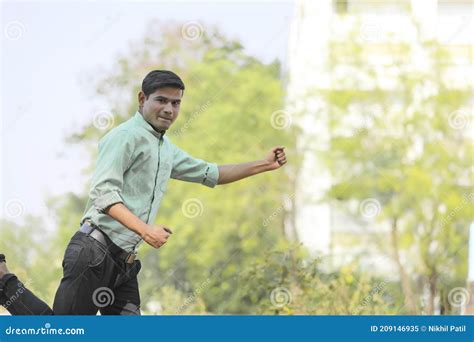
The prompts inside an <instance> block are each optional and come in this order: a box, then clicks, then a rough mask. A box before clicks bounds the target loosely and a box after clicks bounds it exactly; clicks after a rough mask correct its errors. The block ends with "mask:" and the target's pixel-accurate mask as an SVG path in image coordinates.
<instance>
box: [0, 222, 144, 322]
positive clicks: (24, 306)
mask: <svg viewBox="0 0 474 342" xmlns="http://www.w3.org/2000/svg"><path fill="white" fill-rule="evenodd" d="M107 239H108V238H107ZM107 241H108V243H112V242H111V241H110V239H108V240H107ZM62 266H63V278H62V279H61V283H60V285H59V288H58V290H57V292H56V296H55V298H54V305H53V309H51V308H50V307H49V306H48V305H47V304H46V303H44V302H43V301H42V300H41V299H39V298H38V297H37V296H35V295H34V294H33V293H32V292H31V291H29V290H28V289H27V288H26V287H25V285H24V284H23V283H21V281H20V280H19V279H17V278H16V277H15V276H12V275H6V276H4V277H3V278H2V279H0V287H2V288H3V295H2V298H1V300H2V302H1V304H2V305H3V306H4V307H5V308H6V309H7V310H8V311H9V312H10V313H11V314H12V315H53V314H54V315H95V314H97V312H98V311H100V313H101V314H102V315H140V294H139V290H138V281H137V275H138V272H139V271H140V268H141V263H140V261H139V260H135V261H134V262H133V263H131V264H127V263H125V261H123V260H121V259H119V258H118V257H117V256H116V255H113V254H112V253H111V252H110V250H109V249H108V248H107V246H104V245H102V244H101V243H100V242H98V241H97V240H95V239H94V238H93V237H91V236H89V235H87V234H85V233H82V232H79V231H78V232H76V233H75V234H74V236H73V237H72V239H71V241H70V242H69V244H68V246H67V248H66V252H65V253H64V259H63V264H62Z"/></svg>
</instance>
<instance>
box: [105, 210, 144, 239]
mask: <svg viewBox="0 0 474 342" xmlns="http://www.w3.org/2000/svg"><path fill="white" fill-rule="evenodd" d="M105 213H106V214H107V215H109V216H110V217H112V218H113V219H115V220H116V221H118V222H120V223H121V224H123V225H124V226H125V227H127V228H128V229H130V230H131V231H133V232H135V233H137V234H138V235H140V236H143V233H144V232H145V230H146V228H147V224H146V223H145V222H143V221H142V220H140V218H138V216H136V215H135V214H134V213H132V212H131V211H130V210H129V209H128V208H127V207H126V206H125V205H124V204H123V203H115V204H112V205H111V206H110V207H108V208H107V209H105Z"/></svg>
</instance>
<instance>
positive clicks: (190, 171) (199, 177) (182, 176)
mask: <svg viewBox="0 0 474 342" xmlns="http://www.w3.org/2000/svg"><path fill="white" fill-rule="evenodd" d="M173 149H174V152H173V169H172V170H171V178H173V179H178V180H182V181H185V182H193V183H201V184H203V185H206V186H208V187H210V188H213V187H215V186H216V185H217V181H218V179H219V169H218V167H217V165H216V164H214V163H209V162H206V161H204V160H202V159H197V158H194V157H192V156H190V155H189V154H188V153H186V152H184V151H183V150H181V149H180V148H178V147H176V146H174V145H173Z"/></svg>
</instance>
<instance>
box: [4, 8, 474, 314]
mask: <svg viewBox="0 0 474 342" xmlns="http://www.w3.org/2000/svg"><path fill="white" fill-rule="evenodd" d="M1 9H2V14H1V20H2V25H1V27H2V29H3V32H2V33H3V34H2V43H1V44H2V54H1V69H2V75H1V112H2V119H1V122H0V124H1V143H2V147H1V163H2V164H1V168H0V172H1V175H0V179H1V191H0V193H1V196H2V198H1V204H2V211H1V221H0V222H1V228H0V229H1V230H0V233H1V235H0V252H1V253H5V254H6V255H7V260H8V266H9V268H10V269H11V270H13V271H14V272H15V273H16V274H17V275H18V276H19V277H20V278H21V279H22V280H23V282H24V283H25V284H26V285H27V286H28V287H29V288H30V289H31V290H32V291H34V292H35V293H36V294H37V295H38V296H40V297H41V298H43V299H44V300H45V301H46V302H48V303H50V304H52V302H53V298H54V294H55V291H56V289H57V286H58V284H59V280H60V278H61V274H62V269H61V262H62V257H63V253H64V250H65V247H66V245H67V243H68V241H69V239H70V237H71V236H72V235H73V234H74V232H75V231H76V230H77V229H78V226H79V221H80V218H81V217H82V214H83V211H84V208H85V204H86V200H87V194H88V190H89V180H90V176H91V173H92V172H93V169H94V165H95V159H96V156H97V144H98V141H99V139H100V138H101V137H102V136H103V135H104V134H105V133H106V132H108V131H109V130H110V129H112V128H113V127H115V126H117V125H119V124H120V123H122V122H123V121H125V120H127V119H128V118H130V117H131V116H132V115H133V114H134V113H135V111H136V109H137V93H138V91H139V89H140V85H141V81H142V79H143V78H144V76H145V75H146V74H147V73H148V72H149V71H151V70H153V69H170V70H173V71H175V72H176V73H177V74H179V75H180V76H181V78H182V79H183V80H184V82H185V84H186V91H185V95H184V98H183V103H182V106H181V114H180V117H179V119H178V120H177V122H176V123H175V124H174V126H173V127H172V129H171V130H170V131H169V132H168V133H167V135H168V136H169V137H170V139H171V140H172V141H173V142H174V143H175V144H176V145H178V146H179V147H181V148H182V149H184V150H186V151H188V152H189V153H190V154H192V155H194V156H196V157H199V158H202V159H205V160H208V161H212V162H215V163H217V164H227V163H238V162H246V161H250V160H256V159H261V158H263V157H264V156H265V154H266V152H267V151H268V150H269V149H270V148H271V147H272V146H276V145H284V146H286V150H287V157H288V160H289V163H288V164H287V165H286V166H285V167H284V168H282V169H280V170H279V171H277V172H271V173H266V174H262V175H259V176H256V177H252V178H249V179H246V180H243V181H241V182H238V183H233V184H230V185H226V186H218V187H217V188H215V189H208V188H205V187H202V186H199V185H196V184H190V183H183V182H178V181H174V180H172V181H171V182H170V185H169V186H168V189H167V193H166V196H165V197H164V201H163V202H162V207H161V208H160V210H159V213H158V218H157V223H161V224H166V225H167V226H169V227H171V228H172V229H173V231H174V233H175V234H173V236H172V239H171V240H170V242H169V243H168V244H167V245H166V246H165V247H164V248H161V249H158V250H155V249H153V248H151V247H149V246H147V245H145V244H144V245H142V247H141V249H140V252H139V258H140V259H141V260H142V265H143V267H142V270H141V272H140V275H139V283H140V291H141V298H142V305H143V306H142V311H143V313H144V314H173V315H174V314H270V315H274V314H275V315H292V314H310V315H311V314H318V315H325V314H335V315H339V314H344V315H371V314H379V315H380V314H382V315H383V314H401V315H404V314H420V315H421V314H435V315H449V314H472V313H474V305H473V289H474V225H473V224H472V222H473V221H474V209H473V208H474V207H473V202H474V191H473V171H474V167H473V155H474V154H473V153H474V150H473V139H474V127H473V118H474V116H473V100H474V96H473V92H472V90H473V88H472V86H473V75H474V68H473V37H474V21H473V15H474V6H473V3H472V2H471V1H468V0H466V1H448V0H445V1H441V0H439V1H435V0H411V1H410V0H403V1H384V0H372V1H359V0H347V1H341V0H318V1H280V2H277V1H261V2H251V1H242V2H226V1H221V2H198V1H195V2H174V3H171V2H156V1H154V2H151V1H150V2H147V1H144V2H139V3H132V2H126V1H122V2H113V3H112V2H107V1H96V2H74V3H71V4H67V5H66V4H61V3H57V2H40V1H37V2H13V1H11V2H9V1H5V2H3V3H2V4H1ZM0 310H2V311H0V313H2V314H7V312H6V311H5V310H3V309H0Z"/></svg>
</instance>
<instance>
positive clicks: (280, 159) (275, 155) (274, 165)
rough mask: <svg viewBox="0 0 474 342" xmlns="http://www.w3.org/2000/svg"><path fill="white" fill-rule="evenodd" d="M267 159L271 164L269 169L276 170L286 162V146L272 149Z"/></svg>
mask: <svg viewBox="0 0 474 342" xmlns="http://www.w3.org/2000/svg"><path fill="white" fill-rule="evenodd" d="M265 161H267V162H268V164H269V170H276V169H279V168H280V167H282V166H283V165H285V164H286V155H285V147H283V146H277V147H274V148H272V149H271V150H270V152H269V153H268V154H267V156H266V158H265Z"/></svg>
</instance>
